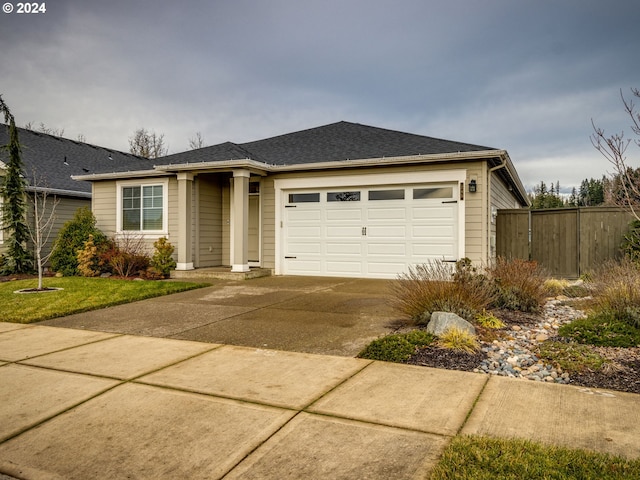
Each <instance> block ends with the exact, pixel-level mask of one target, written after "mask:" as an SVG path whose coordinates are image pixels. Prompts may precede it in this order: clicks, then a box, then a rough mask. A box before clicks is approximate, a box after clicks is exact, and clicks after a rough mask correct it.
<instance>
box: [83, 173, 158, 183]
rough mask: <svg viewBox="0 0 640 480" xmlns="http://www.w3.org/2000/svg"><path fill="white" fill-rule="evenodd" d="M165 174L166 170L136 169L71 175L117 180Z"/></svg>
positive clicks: (86, 179)
mask: <svg viewBox="0 0 640 480" xmlns="http://www.w3.org/2000/svg"><path fill="white" fill-rule="evenodd" d="M164 175H166V173H165V172H160V171H157V170H135V171H127V172H111V173H92V174H89V175H71V178H72V179H73V180H82V181H86V182H92V181H95V180H116V179H118V178H130V177H137V178H139V177H161V176H164Z"/></svg>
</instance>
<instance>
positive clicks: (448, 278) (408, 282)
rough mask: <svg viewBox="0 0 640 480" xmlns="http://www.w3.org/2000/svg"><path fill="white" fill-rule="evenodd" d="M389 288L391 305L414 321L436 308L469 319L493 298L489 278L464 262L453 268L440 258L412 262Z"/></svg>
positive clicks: (423, 319)
mask: <svg viewBox="0 0 640 480" xmlns="http://www.w3.org/2000/svg"><path fill="white" fill-rule="evenodd" d="M391 288H392V292H393V295H394V306H395V308H397V309H398V310H400V311H401V312H403V313H405V314H407V315H409V316H410V317H411V318H414V319H415V320H416V321H418V323H427V322H428V321H429V320H430V318H431V314H432V313H433V312H437V311H443V312H452V313H455V314H457V315H460V316H461V317H463V318H466V319H467V320H472V319H473V318H474V316H475V315H476V314H477V313H478V312H481V311H482V310H483V309H484V308H486V307H488V306H489V304H490V303H491V301H492V300H493V288H492V287H491V284H490V282H488V281H487V279H486V278H485V277H484V276H483V275H479V274H477V273H476V272H475V271H474V270H472V269H471V267H469V264H467V263H466V262H464V263H462V264H460V263H459V264H458V265H457V268H456V269H455V271H454V270H453V269H452V268H451V266H450V265H449V264H447V263H445V262H442V261H434V262H431V263H425V264H422V265H416V266H415V267H411V268H410V269H409V272H408V273H404V274H401V275H400V276H399V277H398V281H397V282H394V283H393V284H392V287H391Z"/></svg>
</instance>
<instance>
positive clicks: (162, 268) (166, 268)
mask: <svg viewBox="0 0 640 480" xmlns="http://www.w3.org/2000/svg"><path fill="white" fill-rule="evenodd" d="M153 248H155V252H154V254H153V257H152V258H151V266H152V267H153V268H154V269H155V270H156V271H157V272H159V273H160V274H161V275H163V276H165V277H166V276H168V275H169V273H170V272H171V270H173V269H174V268H176V261H175V260H174V259H173V257H172V255H173V251H174V248H173V245H171V244H170V243H169V242H168V241H167V239H166V238H165V237H161V238H159V239H158V240H157V241H156V242H154V244H153Z"/></svg>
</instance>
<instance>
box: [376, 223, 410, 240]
mask: <svg viewBox="0 0 640 480" xmlns="http://www.w3.org/2000/svg"><path fill="white" fill-rule="evenodd" d="M367 237H369V238H375V239H379V238H388V239H397V240H402V241H404V239H405V238H407V227H406V226H405V225H394V226H393V228H389V227H386V226H385V227H383V226H375V225H373V226H370V227H367Z"/></svg>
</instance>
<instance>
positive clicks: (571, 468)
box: [429, 435, 640, 480]
mask: <svg viewBox="0 0 640 480" xmlns="http://www.w3.org/2000/svg"><path fill="white" fill-rule="evenodd" d="M533 478H535V479H548V480H553V479H558V480H560V479H562V480H566V479H598V480H609V479H611V480H614V479H629V478H640V460H628V459H625V458H623V457H617V456H613V455H608V454H604V453H595V452H590V451H586V450H577V449H569V448H564V447H555V446H549V445H542V444H540V443H535V442H531V441H529V440H519V439H509V440H507V439H494V438H489V437H483V436H466V435H465V436H458V437H455V438H454V439H453V440H452V441H451V443H450V444H449V446H448V447H447V448H446V449H445V451H444V453H443V455H442V457H441V459H440V462H439V463H438V464H437V465H436V467H435V468H434V470H433V472H432V473H431V476H430V477H429V479H430V480H445V479H447V480H448V479H456V480H472V479H473V480H485V479H486V480H495V479H505V480H510V479H513V480H522V479H533Z"/></svg>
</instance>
